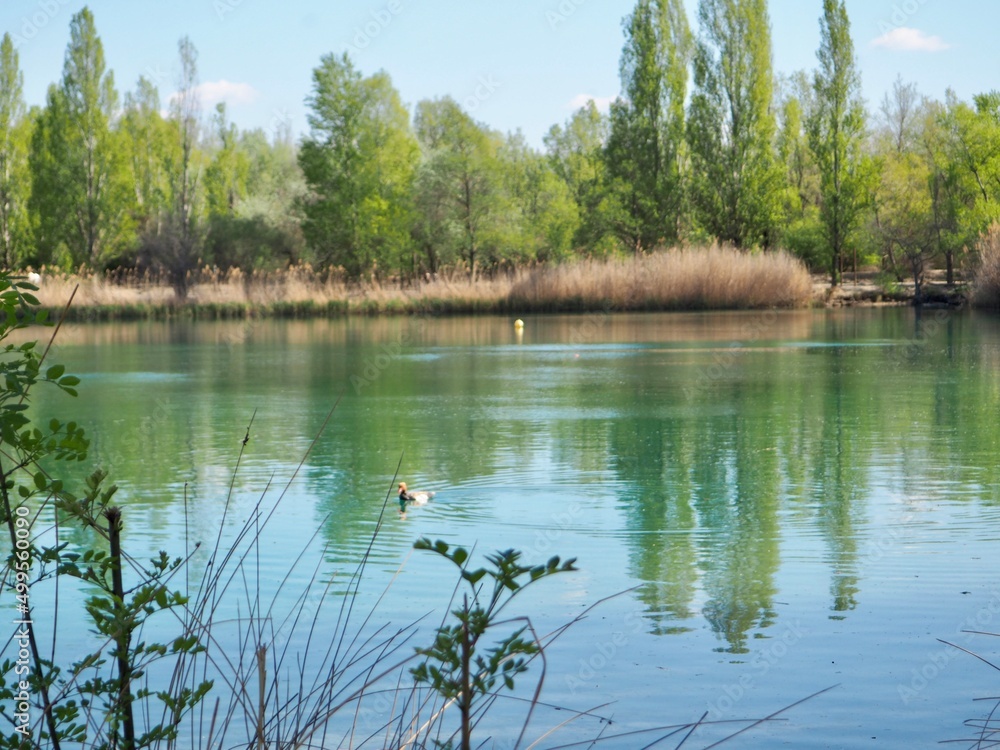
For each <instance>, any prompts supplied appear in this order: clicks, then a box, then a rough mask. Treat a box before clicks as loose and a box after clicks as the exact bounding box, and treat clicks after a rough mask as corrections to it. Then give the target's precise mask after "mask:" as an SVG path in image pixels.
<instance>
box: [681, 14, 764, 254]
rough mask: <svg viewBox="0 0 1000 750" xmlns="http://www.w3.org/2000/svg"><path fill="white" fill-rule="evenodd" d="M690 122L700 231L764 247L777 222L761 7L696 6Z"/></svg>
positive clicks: (694, 183)
mask: <svg viewBox="0 0 1000 750" xmlns="http://www.w3.org/2000/svg"><path fill="white" fill-rule="evenodd" d="M698 20H699V25H700V28H701V36H700V37H699V39H698V43H697V45H696V50H695V55H694V92H693V94H692V96H691V104H690V108H689V115H688V127H687V133H688V142H689V144H690V148H691V164H692V203H693V208H694V213H695V217H696V219H697V221H698V222H699V224H700V228H701V229H702V230H703V231H705V232H707V233H708V234H710V235H712V236H714V237H715V238H716V239H718V240H720V241H723V242H731V243H733V244H735V245H737V246H738V247H754V246H761V245H762V246H765V247H767V246H770V245H771V244H772V242H773V241H774V239H775V238H774V234H775V230H776V229H777V226H778V223H779V219H780V214H781V188H782V180H781V171H780V169H779V167H778V166H777V164H776V161H775V158H774V150H773V149H774V138H775V131H776V124H775V118H774V115H773V114H772V111H771V105H772V100H773V87H774V84H773V73H772V63H771V27H770V21H769V18H768V14H767V3H766V0H701V2H700V3H699V6H698Z"/></svg>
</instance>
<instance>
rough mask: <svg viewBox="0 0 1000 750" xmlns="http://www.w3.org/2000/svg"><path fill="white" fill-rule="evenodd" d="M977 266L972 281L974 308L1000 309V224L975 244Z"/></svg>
mask: <svg viewBox="0 0 1000 750" xmlns="http://www.w3.org/2000/svg"><path fill="white" fill-rule="evenodd" d="M976 252H977V254H978V256H979V265H978V266H977V267H976V270H975V274H974V277H973V281H972V302H973V304H974V305H975V306H976V307H985V308H989V309H993V310H997V309H1000V224H997V223H994V224H993V225H992V226H991V227H990V228H989V229H988V230H986V232H984V233H983V234H982V235H980V237H979V241H978V242H976Z"/></svg>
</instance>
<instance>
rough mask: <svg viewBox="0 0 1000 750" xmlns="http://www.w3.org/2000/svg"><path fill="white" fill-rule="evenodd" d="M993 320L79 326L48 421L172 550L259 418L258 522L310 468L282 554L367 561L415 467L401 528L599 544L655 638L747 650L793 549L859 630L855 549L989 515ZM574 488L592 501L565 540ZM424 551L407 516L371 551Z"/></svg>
mask: <svg viewBox="0 0 1000 750" xmlns="http://www.w3.org/2000/svg"><path fill="white" fill-rule="evenodd" d="M997 331H998V326H997V325H996V322H995V321H994V320H992V319H990V318H984V317H979V316H970V315H956V314H953V313H949V314H948V315H946V316H943V317H940V316H939V317H931V318H929V319H928V318H927V317H926V316H925V318H923V319H918V318H915V317H914V315H913V313H912V312H911V311H909V310H900V311H884V310H865V311H841V312H826V311H805V312H792V313H781V314H777V313H767V312H765V313H747V314H735V313H726V314H709V315H623V316H616V315H610V316H607V315H598V316H579V317H574V316H558V317H550V318H545V317H539V318H527V319H526V320H525V327H524V331H523V338H519V337H518V334H517V331H516V330H515V329H514V327H513V325H512V320H507V319H499V318H447V319H442V320H434V319H427V318H419V317H414V318H404V317H401V318H380V319H374V320H369V319H359V318H351V319H341V320H332V321H281V322H278V321H257V320H251V321H235V322H233V321H230V322H221V323H204V322H201V323H192V322H175V323H167V324H164V323H158V324H149V323H133V324H118V325H110V324H109V325H89V326H82V325H77V326H70V327H69V328H68V329H67V330H66V331H65V332H64V336H63V338H62V339H61V343H60V347H59V350H58V352H57V353H56V355H55V356H56V357H57V359H58V360H62V361H65V362H67V363H68V364H69V365H70V368H71V370H74V371H77V372H82V373H83V375H84V389H83V393H84V394H85V395H84V396H83V397H82V398H81V399H80V401H79V402H77V403H73V404H67V403H66V402H65V401H57V396H56V395H54V394H51V393H42V392H41V391H40V392H39V398H38V401H39V403H38V408H39V409H40V410H41V411H42V412H44V413H46V414H53V413H54V414H63V415H67V414H68V415H71V416H75V417H77V418H78V419H80V421H82V422H84V423H85V424H92V425H94V428H93V429H92V430H91V432H92V434H93V436H94V444H93V455H94V457H95V458H96V459H97V460H98V461H99V462H101V463H103V464H105V465H106V466H109V467H110V468H111V469H112V472H113V476H114V477H115V478H119V479H120V481H121V483H122V486H123V493H124V494H125V496H127V497H128V499H129V502H130V503H131V504H132V505H133V506H134V508H135V510H134V511H133V512H134V513H136V514H137V515H138V518H139V519H140V521H139V522H138V523H139V524H140V525H141V528H142V530H143V532H144V533H146V534H148V535H149V536H150V539H151V541H150V545H151V546H153V545H155V546H163V545H165V544H166V543H167V542H169V541H170V540H171V537H172V536H173V538H174V539H176V537H177V534H178V529H179V528H180V525H181V520H180V519H181V518H182V513H181V510H180V508H181V507H182V505H181V503H182V501H183V498H184V497H185V495H186V497H187V503H188V506H187V507H188V512H189V513H190V514H193V515H194V516H196V517H197V518H198V519H199V523H200V524H201V525H202V526H204V527H205V528H214V527H215V525H216V524H218V523H221V521H222V518H223V517H224V514H225V512H226V511H225V508H226V502H227V497H228V485H229V482H230V480H231V479H232V472H233V469H234V467H235V460H236V456H237V454H238V449H239V445H240V442H241V440H242V438H243V436H244V434H245V430H246V426H247V424H248V422H249V419H250V416H251V414H253V412H254V410H257V417H256V418H255V422H254V429H253V434H252V436H251V442H250V444H249V446H248V450H247V454H246V457H245V462H244V464H243V467H242V469H241V473H240V474H239V476H238V477H237V481H236V484H235V490H234V491H235V494H236V496H237V497H238V498H242V500H241V501H240V502H242V505H241V506H240V507H242V508H244V509H249V508H252V507H253V506H254V503H256V502H257V501H258V499H259V498H260V495H261V492H262V488H264V487H266V486H267V485H268V483H270V484H271V485H272V486H274V487H282V486H283V485H284V483H285V482H287V481H290V479H291V478H292V477H293V476H295V475H296V470H297V469H296V467H297V466H298V464H299V462H300V461H302V460H303V458H305V460H304V462H303V465H302V468H301V471H300V473H299V474H298V475H297V479H296V481H295V482H293V483H292V485H291V488H290V490H289V493H290V495H289V497H288V498H287V499H286V500H285V501H283V502H284V503H285V505H284V506H283V508H282V511H281V513H280V514H279V516H278V517H277V519H276V520H275V524H276V527H277V528H278V530H279V533H280V534H283V535H285V536H286V537H287V539H288V540H291V541H294V540H295V539H300V538H302V535H303V533H304V531H305V530H308V531H309V533H310V534H311V533H312V531H313V530H314V529H318V530H319V533H320V536H321V538H322V541H323V542H324V543H325V544H326V545H327V549H328V554H329V559H330V560H332V561H334V562H336V563H338V564H340V563H347V562H349V561H351V560H355V559H356V558H357V555H358V554H359V552H360V551H363V550H364V549H366V547H367V545H368V543H369V540H370V538H371V535H372V533H373V531H374V528H375V523H376V521H377V518H378V513H379V511H380V509H381V507H382V503H383V501H384V498H385V495H386V492H387V491H389V489H391V482H392V478H393V472H394V470H395V467H396V466H397V464H400V461H402V464H401V470H402V472H403V475H404V477H405V478H406V479H407V481H410V482H411V483H413V484H414V485H416V484H420V485H422V486H427V487H428V488H431V489H438V490H439V491H440V492H439V497H440V502H439V504H438V505H437V507H436V508H428V509H427V511H426V512H424V513H423V514H422V515H419V514H414V515H415V516H417V517H416V518H414V519H411V520H410V521H409V523H411V524H419V523H423V522H426V523H428V524H431V523H432V522H433V523H435V524H437V525H436V526H430V531H429V532H428V533H435V534H439V535H442V536H447V535H452V536H453V538H455V537H460V538H461V539H460V541H463V542H465V543H471V542H474V541H476V540H483V543H487V542H488V543H489V544H490V545H491V546H497V547H499V546H516V545H518V544H521V545H526V546H529V547H530V545H531V544H533V540H534V539H535V538H536V536H537V534H538V533H540V532H545V534H547V536H546V538H553V539H555V540H556V541H558V542H562V541H564V540H565V541H570V540H579V539H581V535H582V537H583V538H586V539H587V540H589V541H593V543H594V544H595V546H596V545H600V546H601V555H603V557H602V558H601V559H605V558H606V559H608V560H614V559H618V557H616V556H618V555H620V560H621V564H622V565H624V566H625V569H624V570H620V571H616V570H614V569H613V567H612V566H611V565H609V566H608V567H607V568H606V569H602V570H600V571H598V572H597V573H596V574H595V575H599V576H600V577H603V578H606V579H607V580H608V581H609V585H613V586H617V587H620V588H626V587H628V586H630V585H632V584H635V583H637V584H639V586H640V587H639V589H638V592H637V594H636V596H637V597H638V600H639V602H640V603H641V606H642V607H643V608H644V610H645V614H646V623H647V627H648V629H649V631H650V632H652V633H657V634H685V633H690V632H692V631H696V630H698V629H699V628H701V627H703V626H707V627H708V628H709V629H710V630H711V632H712V633H714V636H715V639H716V648H718V649H719V650H721V651H724V652H727V653H732V654H745V653H747V652H748V651H749V650H751V649H752V642H753V640H754V639H756V638H759V637H767V636H768V630H769V629H770V628H771V626H772V625H773V624H774V623H775V622H776V620H777V619H778V618H779V617H780V611H781V608H782V607H783V606H784V605H785V604H786V602H785V601H784V599H785V597H784V595H783V594H782V584H781V578H782V576H783V575H784V576H786V577H787V576H788V575H792V574H793V573H794V571H789V569H790V567H792V566H794V565H795V564H796V561H797V560H800V559H801V556H802V553H801V550H809V551H810V554H812V552H815V553H816V554H817V555H818V556H819V558H820V559H821V561H822V564H823V566H824V568H823V570H824V571H825V577H826V578H825V581H824V586H825V587H826V588H828V595H827V600H826V602H825V606H826V612H827V615H826V616H829V617H834V618H846V617H850V616H851V615H852V613H853V612H855V611H856V610H857V609H858V607H859V605H860V604H861V603H862V602H864V601H865V599H866V597H870V596H872V594H873V592H872V591H870V590H869V589H866V585H865V569H864V568H865V562H864V561H865V559H866V554H867V552H866V551H867V550H870V549H871V548H872V547H873V545H874V546H877V545H878V544H879V543H880V539H882V538H883V537H884V536H885V535H886V534H887V533H889V532H887V531H886V529H887V528H891V524H895V523H898V521H899V519H900V518H903V517H906V516H907V514H908V513H909V512H910V509H911V508H912V507H913V506H915V505H919V504H920V503H936V502H962V501H972V502H983V503H997V502H998V501H1000V467H998V464H997V462H996V461H995V455H996V454H997V452H998V451H1000V431H998V430H997V428H996V425H997V416H998V407H1000V378H997V377H996V373H997V372H1000V335H998V332H997ZM338 398H340V399H341V401H340V404H339V406H338V408H337V409H336V411H335V412H334V415H333V418H332V420H331V422H330V425H329V427H328V428H327V430H326V432H325V433H324V435H323V436H322V437H321V438H320V439H319V440H318V441H317V442H316V443H315V445H311V440H312V438H313V436H314V435H316V434H317V432H318V431H319V430H320V428H321V426H322V424H323V423H324V420H325V419H326V415H327V413H328V412H329V409H330V408H331V406H332V405H333V403H334V402H336V401H337V399H338ZM274 492H277V490H275V491H274ZM584 492H585V494H586V507H587V508H588V510H589V511H591V512H590V513H588V514H587V515H586V516H580V517H575V516H574V518H573V524H571V525H567V526H565V527H562V526H558V527H557V526H556V525H555V524H554V522H553V521H552V519H553V518H555V517H557V515H558V513H557V512H556V511H562V510H565V509H567V508H576V507H578V506H579V503H580V497H581V493H584ZM390 507H391V506H390ZM247 512H249V511H247ZM421 518H423V519H425V521H421V520H420V519H421ZM391 520H393V521H395V519H394V518H393V519H391ZM887 524H888V525H887ZM133 528H135V527H133ZM609 535H610V536H609ZM411 542H412V539H411V532H410V527H407V526H401V525H399V524H396V525H391V524H390V525H389V526H388V527H387V530H386V536H385V537H384V542H383V543H382V546H379V547H378V548H377V549H376V550H375V554H376V557H378V559H380V560H384V561H386V562H387V563H388V562H389V561H391V560H394V559H398V557H399V555H400V554H401V551H403V550H405V549H406V548H407V547H408V546H409V544H410V543H411ZM789 549H794V550H795V551H796V555H795V556H793V558H792V559H791V560H789V559H786V557H787V555H788V550H789ZM557 551H559V552H562V553H570V554H573V553H575V550H564V549H559V550H557Z"/></svg>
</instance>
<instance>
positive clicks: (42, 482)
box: [35, 472, 49, 490]
mask: <svg viewBox="0 0 1000 750" xmlns="http://www.w3.org/2000/svg"><path fill="white" fill-rule="evenodd" d="M48 484H49V481H48V480H47V479H46V478H45V475H44V474H43V473H42V472H38V473H37V474H35V486H36V487H37V488H38V489H40V490H44V489H45V488H46V487H47V486H48Z"/></svg>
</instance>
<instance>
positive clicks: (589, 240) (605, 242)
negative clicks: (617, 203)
mask: <svg viewBox="0 0 1000 750" xmlns="http://www.w3.org/2000/svg"><path fill="white" fill-rule="evenodd" d="M609 129H610V119H609V118H608V117H607V116H606V115H603V114H602V113H601V112H600V111H599V110H598V109H597V105H596V104H595V103H594V100H593V99H591V100H590V101H589V102H587V104H586V105H585V106H583V107H581V108H580V109H578V110H577V111H576V112H574V113H573V115H572V116H571V117H570V119H569V121H568V122H567V123H566V125H565V126H559V125H553V126H552V128H550V129H549V132H548V133H547V134H546V135H545V138H544V140H545V148H546V151H547V156H548V159H549V163H550V164H551V165H552V170H553V172H554V173H555V174H556V176H557V177H558V178H559V179H560V180H562V181H563V182H564V183H565V184H566V186H567V187H568V188H569V192H570V197H571V198H572V200H573V202H574V203H575V204H576V207H577V214H578V219H579V221H578V224H577V229H576V232H575V233H574V236H573V241H572V247H573V249H575V250H578V251H583V252H589V253H591V254H595V253H596V254H599V255H603V254H604V253H605V252H606V251H607V250H608V249H609V248H612V247H614V245H615V243H616V240H615V237H614V234H613V231H612V229H613V226H614V225H613V218H612V217H613V205H614V201H613V199H612V197H611V193H610V191H609V189H608V185H607V183H608V177H607V169H606V159H605V154H604V149H605V146H606V144H607V140H608V131H609Z"/></svg>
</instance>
